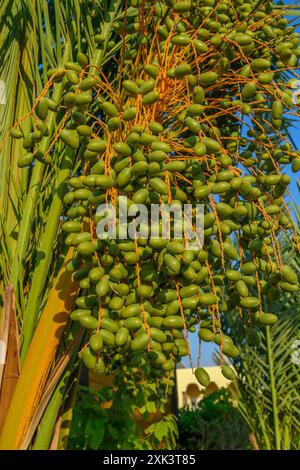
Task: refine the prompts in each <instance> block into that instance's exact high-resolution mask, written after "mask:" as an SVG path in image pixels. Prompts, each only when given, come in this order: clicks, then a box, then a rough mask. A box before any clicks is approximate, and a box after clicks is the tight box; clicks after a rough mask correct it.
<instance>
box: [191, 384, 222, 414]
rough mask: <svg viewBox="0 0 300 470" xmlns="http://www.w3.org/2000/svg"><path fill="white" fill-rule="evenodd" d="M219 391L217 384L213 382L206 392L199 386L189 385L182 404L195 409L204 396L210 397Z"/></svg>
mask: <svg viewBox="0 0 300 470" xmlns="http://www.w3.org/2000/svg"><path fill="white" fill-rule="evenodd" d="M217 390H219V387H218V386H217V384H216V383H215V382H211V383H210V384H209V385H208V386H207V387H206V389H205V390H200V388H199V387H198V385H197V384H188V386H187V387H186V390H185V391H184V392H182V404H183V406H184V407H185V406H188V407H190V408H194V407H196V406H197V404H198V403H199V401H200V400H202V398H203V397H204V396H207V395H210V394H211V393H213V392H216V391H217Z"/></svg>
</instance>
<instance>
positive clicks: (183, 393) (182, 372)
mask: <svg viewBox="0 0 300 470" xmlns="http://www.w3.org/2000/svg"><path fill="white" fill-rule="evenodd" d="M205 370H206V372H207V373H208V374H209V376H210V380H211V383H210V385H209V386H208V387H207V389H205V387H203V386H202V385H200V384H199V383H198V382H197V379H196V377H195V375H194V374H193V371H192V369H185V368H183V369H177V370H176V379H177V396H178V408H182V407H183V406H184V405H189V406H193V405H195V404H196V403H197V402H198V401H199V400H201V398H203V396H204V395H205V394H207V392H208V393H209V392H213V391H214V390H217V389H219V388H222V387H224V388H227V387H228V385H229V384H230V383H231V382H230V380H227V379H226V378H225V377H224V376H223V375H222V373H221V367H205Z"/></svg>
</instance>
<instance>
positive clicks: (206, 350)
mask: <svg viewBox="0 0 300 470" xmlns="http://www.w3.org/2000/svg"><path fill="white" fill-rule="evenodd" d="M285 4H291V5H292V4H295V1H286V2H285ZM297 31H298V32H300V28H297ZM291 135H292V138H293V141H294V143H295V145H296V147H297V149H300V120H299V119H298V120H297V122H295V123H294V127H293V128H291ZM284 172H285V173H288V174H289V175H290V177H291V184H290V192H291V195H292V197H293V198H294V200H296V202H297V203H298V204H300V195H299V191H298V187H297V183H296V181H297V179H298V180H300V176H298V175H299V173H298V174H295V173H293V172H292V170H291V167H290V165H289V167H288V168H285V169H284ZM189 342H190V346H191V356H192V360H193V365H194V367H196V364H197V357H198V335H197V334H196V333H193V334H192V333H190V334H189ZM214 351H217V347H216V346H215V345H214V344H212V343H202V350H201V366H202V367H203V366H204V367H205V366H206V367H207V366H211V365H214V362H213V360H212V353H213V352H214ZM183 363H184V364H185V365H187V366H189V359H188V357H185V358H184V360H183Z"/></svg>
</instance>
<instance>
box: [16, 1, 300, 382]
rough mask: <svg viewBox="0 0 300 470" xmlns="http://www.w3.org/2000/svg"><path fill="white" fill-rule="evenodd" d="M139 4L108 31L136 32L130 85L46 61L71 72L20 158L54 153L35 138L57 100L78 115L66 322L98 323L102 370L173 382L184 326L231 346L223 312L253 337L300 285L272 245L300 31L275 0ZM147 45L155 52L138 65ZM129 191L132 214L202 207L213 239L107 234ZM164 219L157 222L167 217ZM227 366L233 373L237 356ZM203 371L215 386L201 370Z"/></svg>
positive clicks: (184, 348)
mask: <svg viewBox="0 0 300 470" xmlns="http://www.w3.org/2000/svg"><path fill="white" fill-rule="evenodd" d="M129 4H130V5H129V7H128V9H127V11H126V21H124V18H123V17H122V18H120V19H118V21H116V22H115V23H114V24H113V32H112V35H114V36H112V37H114V38H115V41H117V40H118V39H120V38H122V40H124V38H125V48H124V49H122V53H123V52H124V58H123V59H124V61H123V64H124V73H123V77H122V81H121V91H120V93H119V92H118V90H117V89H116V91H115V93H114V94H112V93H107V94H105V92H104V91H103V87H101V86H100V79H98V78H97V77H94V76H93V75H92V74H89V72H88V70H89V68H88V67H87V66H88V59H87V57H86V56H84V55H83V54H81V53H80V54H79V55H78V58H77V62H76V63H67V64H64V67H63V68H62V69H58V70H56V71H54V72H53V71H51V73H50V75H51V74H52V76H54V77H55V78H54V81H55V80H56V81H62V82H63V84H64V89H65V92H64V94H63V98H62V102H61V103H53V102H52V101H53V100H52V98H50V97H47V96H45V97H44V98H42V100H41V101H40V102H39V105H38V106H37V108H36V110H35V112H36V115H37V118H38V119H37V121H36V122H37V124H36V128H35V129H34V130H33V132H32V133H31V134H30V135H29V136H25V138H24V141H23V146H24V148H25V149H26V150H28V151H29V153H27V155H25V156H22V157H21V161H20V162H19V163H20V165H19V166H28V165H31V164H32V162H33V159H34V158H37V159H39V160H40V161H46V158H45V159H44V157H43V155H41V152H40V150H39V148H38V144H39V142H40V141H41V140H42V139H43V138H45V137H46V136H47V118H48V115H49V112H58V110H60V111H59V112H62V111H61V110H62V109H64V110H65V111H64V112H67V113H69V114H68V119H67V120H66V124H65V126H64V128H63V129H61V130H60V132H59V139H60V142H63V143H64V144H65V145H67V146H68V147H70V148H71V149H73V150H74V151H76V152H78V157H79V159H80V161H81V162H82V168H83V167H84V172H83V171H79V172H78V173H77V174H76V175H75V176H73V177H72V178H71V179H70V180H69V191H68V193H67V194H66V195H65V197H64V203H65V206H66V213H65V215H66V218H67V220H66V221H65V222H64V224H63V230H64V232H66V234H67V236H66V244H67V245H68V246H70V247H73V249H74V254H73V259H72V261H71V262H69V264H68V266H67V270H68V271H69V272H73V273H74V274H73V276H74V279H76V280H77V281H78V282H79V285H80V287H81V289H82V293H81V296H80V297H78V299H77V300H76V305H77V308H76V309H75V310H74V311H73V312H72V313H71V319H72V320H74V321H78V322H79V323H80V324H81V326H82V327H84V328H86V329H87V330H89V331H90V339H89V343H88V345H87V346H86V347H84V349H83V350H82V351H81V353H80V355H81V357H82V360H83V362H84V363H85V365H86V366H87V367H88V368H90V369H93V370H94V371H98V372H99V373H104V372H109V371H114V370H116V369H117V368H120V367H123V368H126V370H127V372H126V373H127V375H128V380H132V377H135V376H136V377H137V378H140V377H141V374H142V371H144V372H143V373H145V371H146V374H148V376H151V377H152V378H154V379H155V380H156V379H158V378H159V379H161V378H163V379H162V380H160V381H158V387H167V388H168V387H170V386H172V385H173V376H174V369H175V365H176V362H178V361H179V360H180V359H181V357H184V356H186V355H188V354H189V345H188V339H187V335H188V332H197V334H198V336H199V340H200V341H204V342H208V341H210V342H214V343H215V344H217V345H219V346H220V348H221V350H222V353H224V354H225V355H226V356H227V357H229V358H230V357H231V358H236V357H237V356H238V355H239V348H238V344H234V342H233V340H232V339H231V338H229V337H228V336H226V335H224V334H223V333H222V331H221V328H220V325H221V319H220V318H222V315H239V316H240V317H241V321H242V322H243V325H245V327H244V331H245V336H246V338H247V340H248V341H250V342H251V343H252V344H254V345H257V344H259V341H260V335H259V328H260V327H261V326H262V325H271V324H273V323H274V322H275V321H276V320H277V317H276V315H274V314H273V313H271V312H264V311H263V304H264V303H266V300H268V301H269V304H271V303H272V301H275V300H276V299H278V296H280V295H281V292H291V293H293V292H296V291H297V290H298V288H299V285H298V279H297V276H296V275H295V273H294V272H293V270H292V269H291V267H290V266H287V265H285V264H284V263H283V262H282V260H281V257H280V253H279V251H278V244H277V241H276V239H277V236H278V235H279V234H280V232H281V231H283V230H285V231H292V229H293V223H292V219H291V217H290V214H289V212H288V209H287V206H286V203H285V194H286V190H287V187H288V185H289V182H290V177H289V176H288V174H287V173H285V172H284V171H283V168H284V166H287V165H291V166H292V170H293V171H294V172H297V171H298V170H300V157H299V154H298V153H297V151H295V149H294V148H293V146H292V144H291V143H290V141H289V139H288V137H287V135H286V133H285V130H284V115H285V114H286V113H293V110H294V102H293V91H294V88H295V83H296V82H295V80H294V79H291V75H292V73H293V69H294V68H296V67H297V64H298V57H299V56H300V48H299V35H298V34H297V33H296V32H295V30H294V28H293V27H291V26H290V24H289V22H288V20H286V19H285V18H284V16H282V15H280V14H278V10H277V9H275V8H274V4H273V2H271V1H268V2H261V3H258V4H257V2H256V1H254V0H248V1H246V2H245V1H242V0H233V1H226V0H225V1H224V2H217V1H216V0H195V1H176V0H174V1H173V0H170V1H156V2H152V1H145V2H144V1H141V0H131V1H130V2H129ZM141 22H142V23H143V25H142V26H143V27H141ZM145 24H148V29H147V28H146V27H145ZM97 37H98V39H97V40H98V42H99V43H101V42H102V39H101V34H99V35H98V36H97ZM138 57H147V61H144V63H140V65H137V58H138ZM287 70H289V74H290V75H289V77H288V78H286V77H287V75H286V71H287ZM53 74H54V75H53ZM116 81H117V82H118V83H119V80H116ZM100 88H101V91H100ZM95 91H97V94H96V93H95ZM90 109H91V110H92V113H89V110H90ZM91 114H92V115H93V116H94V117H93V118H91ZM99 124H100V125H99ZM12 134H14V135H13V136H14V137H22V136H23V135H22V133H21V131H19V130H16V129H13V131H12ZM23 137H24V136H23ZM46 163H47V161H46ZM121 196H126V197H127V201H128V207H129V208H130V209H131V210H134V208H135V207H136V206H137V205H139V204H144V205H145V206H146V207H148V208H150V206H151V204H159V203H168V204H170V205H174V207H175V206H176V205H178V206H180V207H182V206H183V205H184V204H192V205H195V204H203V207H204V227H203V237H204V243H203V246H200V245H199V248H198V249H197V250H191V249H189V248H188V247H187V246H186V240H185V239H184V238H174V237H172V236H171V237H170V238H168V239H165V238H163V237H160V238H154V237H151V233H150V229H149V231H148V233H147V236H145V235H143V236H141V235H137V237H136V239H130V238H127V239H118V238H116V239H106V240H103V239H99V238H98V237H97V234H96V226H97V224H98V223H99V222H100V221H101V216H99V215H97V207H98V206H99V205H100V204H105V203H110V204H113V205H115V207H116V213H117V220H116V224H117V232H118V229H119V222H120V219H119V215H120V213H119V203H120V197H121ZM172 224H173V222H172ZM172 224H171V225H172ZM149 226H150V228H151V221H150V219H149ZM172 227H173V225H172ZM173 228H174V227H173ZM157 229H158V232H159V233H160V234H162V221H161V222H160V223H159V224H158V227H157ZM222 372H223V374H224V376H225V377H226V378H228V379H229V380H231V379H232V378H233V377H234V372H233V370H232V369H231V368H230V367H229V366H228V365H226V364H225V365H224V366H223V367H222ZM196 377H197V379H198V381H199V382H200V383H201V384H202V385H203V386H206V385H207V384H208V383H209V377H207V373H206V372H205V371H204V370H203V369H202V368H197V369H196Z"/></svg>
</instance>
